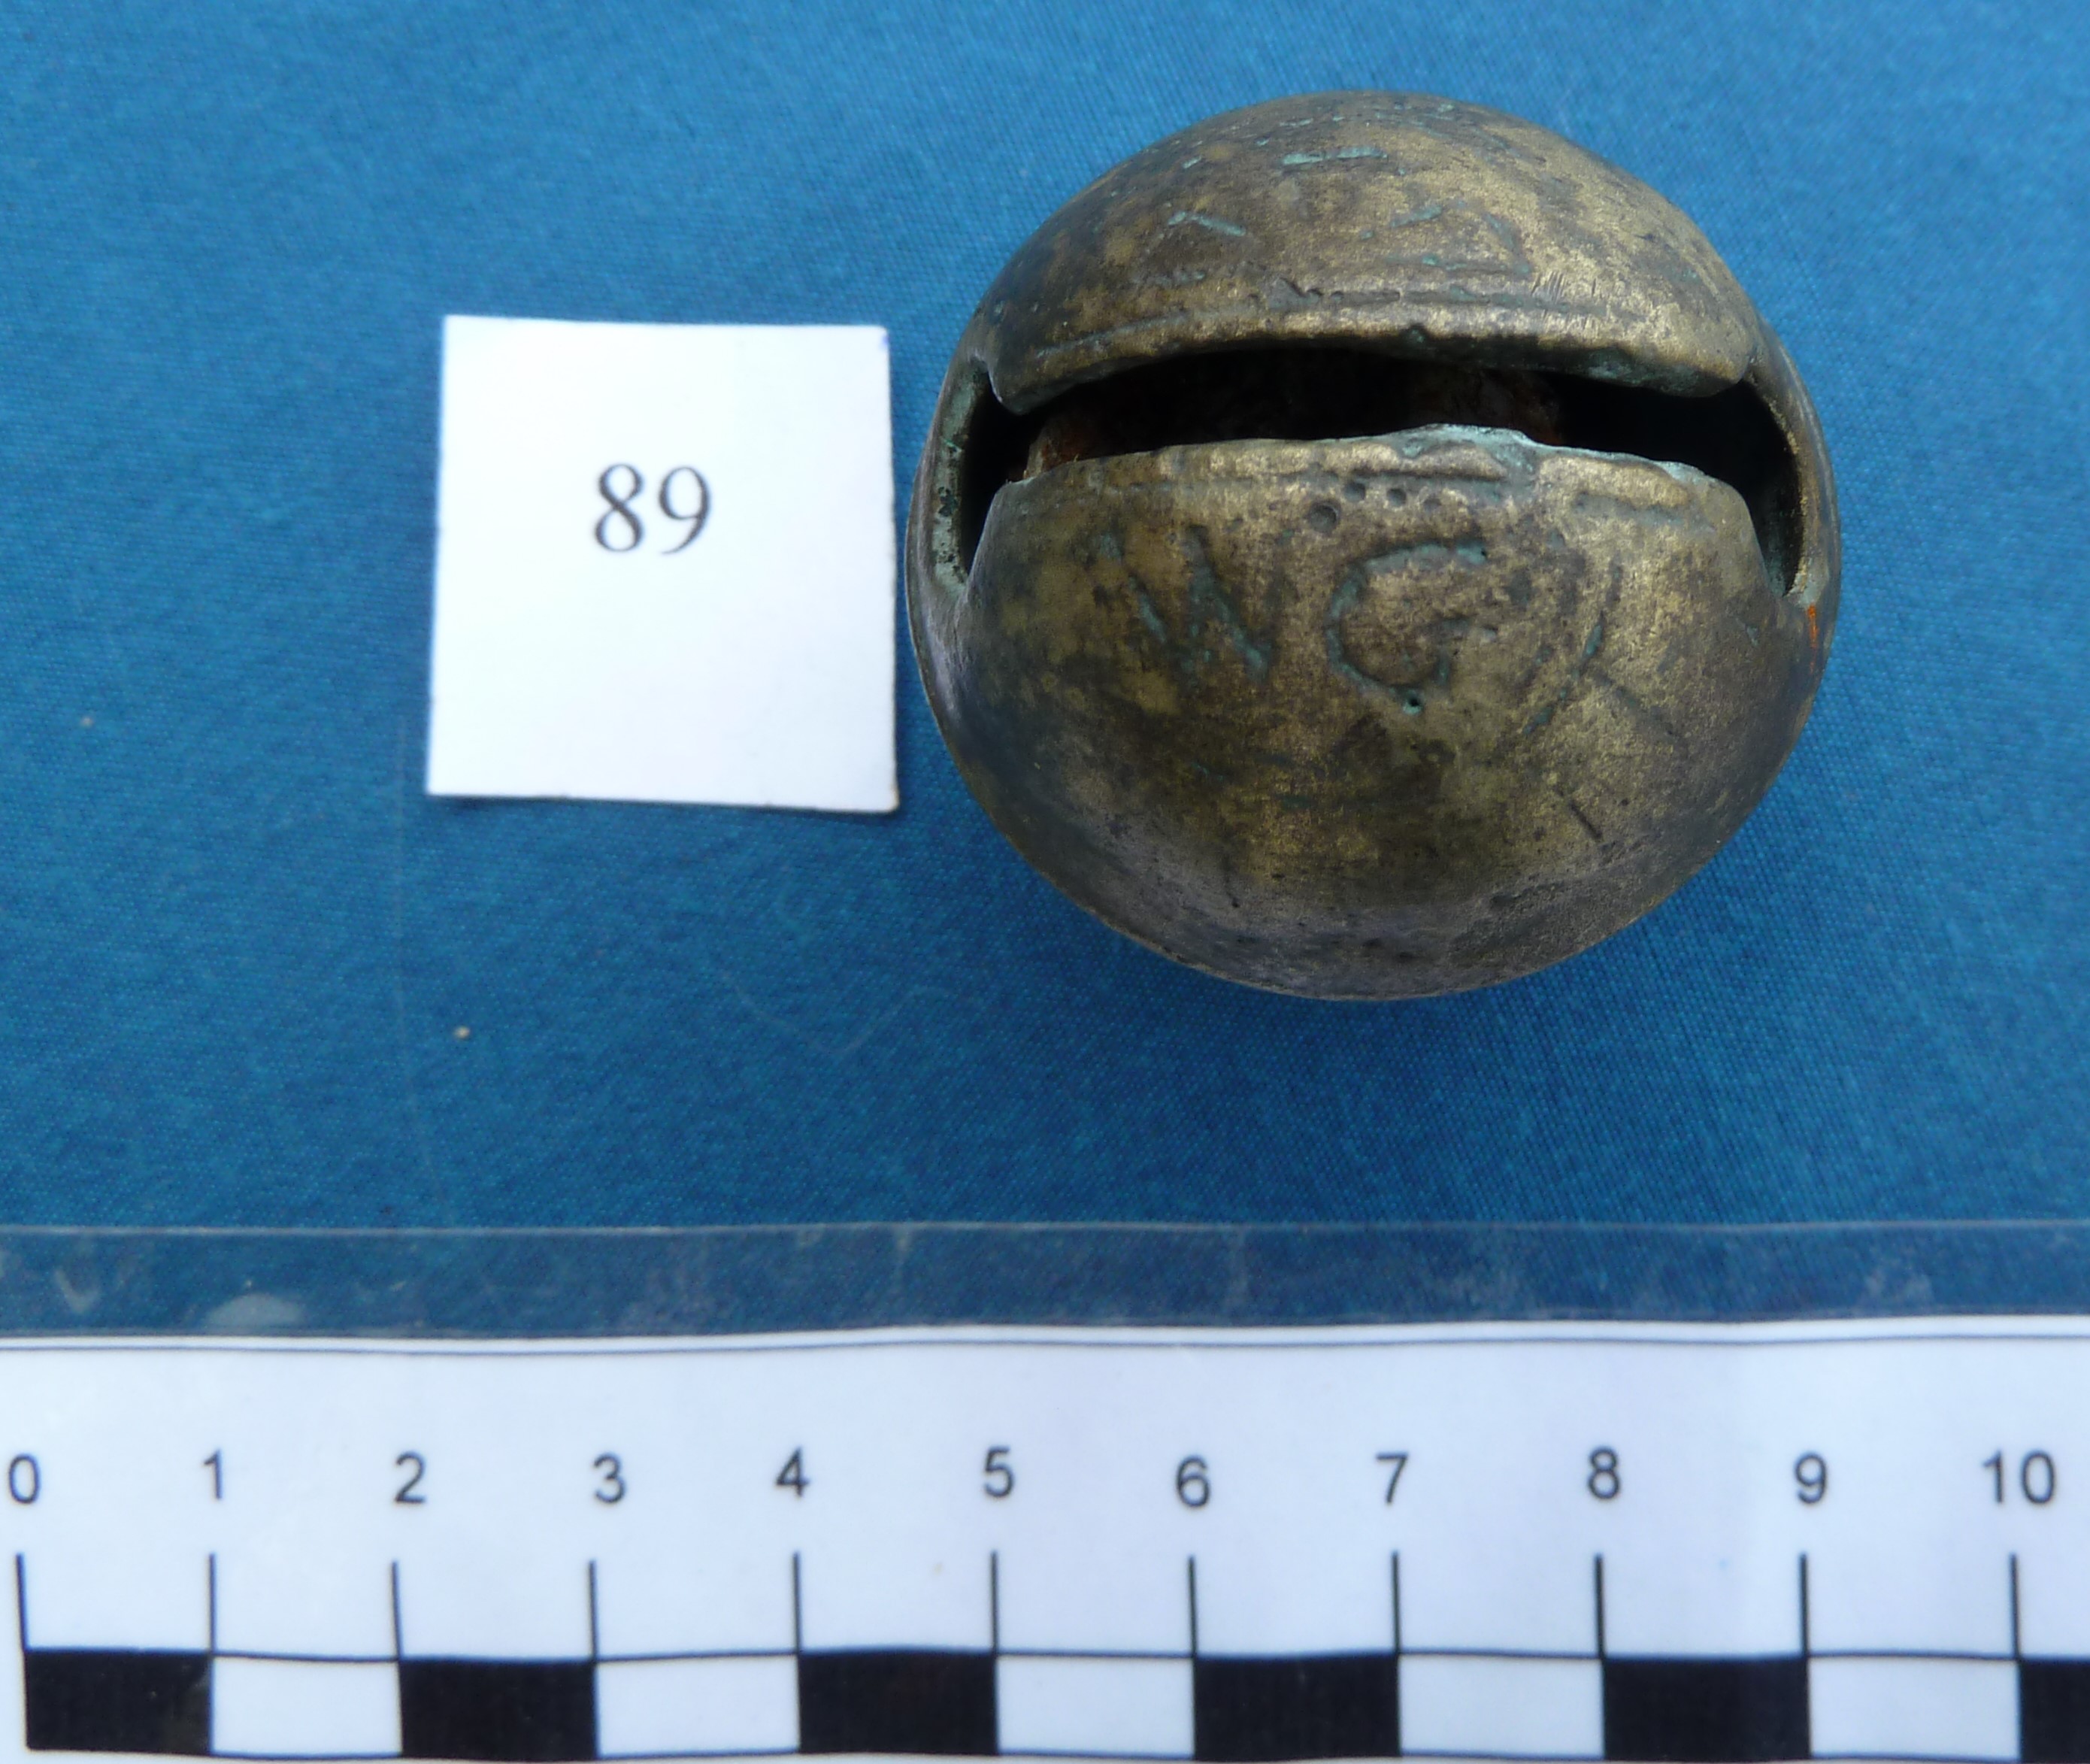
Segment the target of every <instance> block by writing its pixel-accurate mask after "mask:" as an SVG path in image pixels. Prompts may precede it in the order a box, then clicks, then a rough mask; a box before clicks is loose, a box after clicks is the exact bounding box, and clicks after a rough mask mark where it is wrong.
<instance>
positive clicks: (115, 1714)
mask: <svg viewBox="0 0 2090 1764" xmlns="http://www.w3.org/2000/svg"><path fill="white" fill-rule="evenodd" d="M22 1729H23V1739H24V1742H25V1743H26V1744H27V1745H28V1749H30V1750H31V1751H32V1752H171V1753H181V1754H183V1755H184V1756H188V1757H201V1756H203V1755H204V1754H205V1753H208V1752H209V1750H210V1656H209V1654H177V1653H159V1652H153V1651H147V1650H138V1651H132V1650H127V1649H120V1648H31V1649H29V1650H28V1651H27V1652H26V1653H24V1654H23V1656H22Z"/></svg>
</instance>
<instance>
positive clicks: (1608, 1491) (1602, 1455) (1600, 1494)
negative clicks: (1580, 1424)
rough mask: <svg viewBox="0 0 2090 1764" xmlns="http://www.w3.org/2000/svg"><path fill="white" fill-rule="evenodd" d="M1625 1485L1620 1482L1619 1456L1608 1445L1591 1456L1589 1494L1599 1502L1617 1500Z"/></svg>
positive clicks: (1601, 1447)
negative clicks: (1620, 1490)
mask: <svg viewBox="0 0 2090 1764" xmlns="http://www.w3.org/2000/svg"><path fill="white" fill-rule="evenodd" d="M1623 1486H1625V1485H1624V1484H1623V1483H1622V1482H1619V1455H1618V1453H1617V1452H1614V1451H1613V1450H1612V1449H1611V1448H1610V1447H1609V1446H1607V1445H1600V1446H1598V1448H1597V1449H1596V1450H1595V1451H1593V1452H1591V1453H1590V1454H1589V1492H1590V1493H1591V1494H1593V1495H1595V1496H1596V1497H1597V1499H1599V1500H1616V1499H1618V1498H1619V1489H1620V1488H1622V1487H1623Z"/></svg>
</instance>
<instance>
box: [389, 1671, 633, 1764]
mask: <svg viewBox="0 0 2090 1764" xmlns="http://www.w3.org/2000/svg"><path fill="white" fill-rule="evenodd" d="M399 1751H400V1755H401V1756H402V1757H404V1758H472V1759H496V1760H501V1761H504V1764H574V1761H576V1760H583V1759H589V1758H593V1757H594V1756H595V1667H594V1666H593V1665H592V1664H591V1663H590V1662H588V1661H587V1660H411V1659H409V1660H402V1661H400V1663H399Z"/></svg>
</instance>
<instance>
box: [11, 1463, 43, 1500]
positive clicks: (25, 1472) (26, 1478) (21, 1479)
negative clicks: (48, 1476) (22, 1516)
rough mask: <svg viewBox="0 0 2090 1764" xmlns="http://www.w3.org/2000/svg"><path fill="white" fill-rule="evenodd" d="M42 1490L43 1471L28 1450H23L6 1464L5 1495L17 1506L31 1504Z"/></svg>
mask: <svg viewBox="0 0 2090 1764" xmlns="http://www.w3.org/2000/svg"><path fill="white" fill-rule="evenodd" d="M43 1491H44V1473H43V1472H42V1471H41V1469H38V1468H37V1461H36V1460H35V1459H34V1458H32V1457H31V1456H29V1454H28V1452H23V1453H22V1454H21V1456H19V1457H17V1458H15V1460H14V1461H12V1462H11V1463H10V1464H9V1465H8V1466H7V1495H8V1498H9V1499H11V1500H12V1501H13V1502H14V1503H15V1505H16V1506H17V1507H28V1506H32V1505H33V1504H35V1502H36V1499H37V1495H41V1494H42V1493H43Z"/></svg>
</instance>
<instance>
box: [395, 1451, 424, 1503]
mask: <svg viewBox="0 0 2090 1764" xmlns="http://www.w3.org/2000/svg"><path fill="white" fill-rule="evenodd" d="M392 1464H393V1468H394V1469H402V1470H404V1471H406V1481H405V1482H402V1483H401V1484H400V1485H399V1492H398V1494H396V1495H393V1497H392V1504H393V1505H394V1506H395V1507H425V1506H426V1505H427V1504H428V1496H427V1495H424V1494H423V1493H422V1492H421V1478H423V1477H424V1476H426V1475H427V1474H428V1460H427V1459H426V1458H424V1457H423V1456H421V1454H420V1453H419V1452H401V1453H400V1454H399V1455H398V1457H396V1458H394V1459H393V1461H392Z"/></svg>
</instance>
